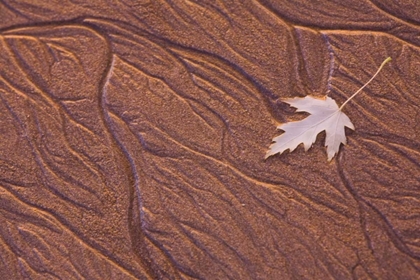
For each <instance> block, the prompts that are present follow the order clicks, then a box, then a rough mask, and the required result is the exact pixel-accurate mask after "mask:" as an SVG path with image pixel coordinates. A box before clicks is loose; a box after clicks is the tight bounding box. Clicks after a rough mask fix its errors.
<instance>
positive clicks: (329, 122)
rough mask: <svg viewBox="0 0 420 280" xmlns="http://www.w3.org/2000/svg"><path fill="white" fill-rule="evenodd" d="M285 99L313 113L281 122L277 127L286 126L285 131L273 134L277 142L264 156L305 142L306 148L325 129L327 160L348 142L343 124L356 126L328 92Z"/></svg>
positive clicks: (293, 148)
mask: <svg viewBox="0 0 420 280" xmlns="http://www.w3.org/2000/svg"><path fill="white" fill-rule="evenodd" d="M283 102H286V103H288V104H290V105H291V106H292V107H295V108H297V109H298V110H297V112H308V113H310V114H311V115H310V116H309V117H307V118H305V119H303V120H301V121H297V122H289V123H285V124H282V125H279V126H278V127H277V128H278V129H281V130H284V133H283V134H282V135H280V136H277V137H274V138H273V141H274V143H273V144H272V145H271V146H270V150H269V151H268V152H267V154H266V156H265V158H268V157H269V156H272V155H274V154H277V153H280V154H281V153H282V152H284V151H285V150H287V149H290V152H292V151H294V150H295V149H296V147H297V146H299V144H300V143H303V145H304V147H305V151H307V150H309V148H310V147H311V146H312V144H313V143H315V141H316V137H317V135H318V134H319V133H320V132H322V131H324V130H325V132H326V135H327V137H326V139H325V146H327V153H328V160H331V159H332V158H333V157H334V155H335V154H336V153H337V152H338V150H339V148H340V144H341V143H343V144H346V135H345V130H344V127H345V126H347V127H348V128H351V129H354V125H353V124H352V122H351V121H350V119H349V117H347V115H346V114H344V113H343V112H342V111H341V110H340V108H339V107H338V105H337V103H336V102H335V101H334V99H332V98H331V97H328V96H325V97H324V98H321V99H320V98H316V97H313V96H309V95H308V96H306V97H303V98H291V99H284V100H283Z"/></svg>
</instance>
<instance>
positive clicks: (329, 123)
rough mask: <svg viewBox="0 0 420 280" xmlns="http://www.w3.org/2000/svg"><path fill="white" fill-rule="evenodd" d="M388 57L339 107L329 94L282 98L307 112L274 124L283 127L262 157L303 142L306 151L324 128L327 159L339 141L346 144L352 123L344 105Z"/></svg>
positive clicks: (332, 155) (338, 146)
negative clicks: (293, 118)
mask: <svg viewBox="0 0 420 280" xmlns="http://www.w3.org/2000/svg"><path fill="white" fill-rule="evenodd" d="M390 60H391V58H390V57H388V58H387V59H385V60H384V62H382V64H381V66H380V67H379V69H378V71H377V72H376V73H375V74H374V75H373V77H372V78H371V79H370V80H369V81H368V82H367V83H366V84H364V85H363V86H362V87H361V88H360V89H359V90H358V91H356V92H355V93H354V94H353V95H352V96H351V97H350V98H349V99H347V100H346V102H344V103H343V105H341V107H338V105H337V103H336V102H335V100H334V99H332V98H331V97H328V96H324V97H323V98H317V97H314V96H310V95H308V96H305V97H303V98H299V97H296V98H289V99H283V100H282V101H283V102H285V103H288V104H290V105H291V106H292V107H295V108H297V112H307V113H309V114H310V115H309V116H308V117H307V118H305V119H303V120H301V121H296V122H288V123H285V124H281V125H279V126H278V127H277V128H278V129H281V130H283V131H284V133H283V134H281V135H279V136H277V137H274V138H273V142H274V143H272V144H271V145H270V148H269V150H268V152H267V154H266V155H265V158H268V157H270V156H272V155H274V154H277V153H280V154H281V153H283V152H284V151H286V150H290V152H292V151H294V150H295V149H296V148H297V146H299V145H300V144H301V143H303V146H304V148H305V151H307V150H309V148H310V147H311V146H312V144H313V143H315V141H316V137H317V135H318V134H319V133H320V132H322V131H324V130H325V132H326V138H325V146H326V147H327V156H328V161H330V160H331V159H332V158H333V157H334V156H335V155H336V154H337V153H338V151H339V149H340V145H341V143H343V144H346V134H345V128H344V127H348V128H351V129H353V130H354V125H353V123H352V122H351V121H350V119H349V117H348V116H347V115H346V114H344V113H343V112H342V109H343V107H344V105H346V104H347V103H348V102H349V101H350V100H351V99H352V98H353V97H355V96H356V95H357V94H358V93H359V92H361V91H362V89H363V88H364V87H366V86H367V85H368V84H369V83H370V82H371V81H372V80H373V79H374V78H375V77H376V75H378V73H379V71H381V69H382V67H383V66H384V65H385V64H386V63H387V62H388V61H390Z"/></svg>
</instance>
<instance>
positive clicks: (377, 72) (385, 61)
mask: <svg viewBox="0 0 420 280" xmlns="http://www.w3.org/2000/svg"><path fill="white" fill-rule="evenodd" d="M391 60H392V59H391V57H388V58H387V59H385V60H384V61H383V62H382V64H381V66H379V68H378V71H376V73H375V75H373V76H372V78H370V80H369V81H368V82H367V83H366V84H364V85H363V86H362V87H361V88H359V89H358V90H357V91H356V92H355V93H354V94H353V95H352V96H350V98H349V99H347V100H346V102H344V103H343V105H341V107H340V110H342V109H343V107H344V105H346V104H347V103H348V102H349V101H350V100H352V99H353V97H355V96H356V95H357V94H358V93H359V92H361V91H362V90H363V89H364V88H365V87H366V86H367V85H368V84H369V83H370V82H372V80H373V79H375V77H376V76H377V75H378V74H379V72H380V71H381V70H382V67H384V65H385V64H387V63H388V62H389V61H391Z"/></svg>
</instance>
